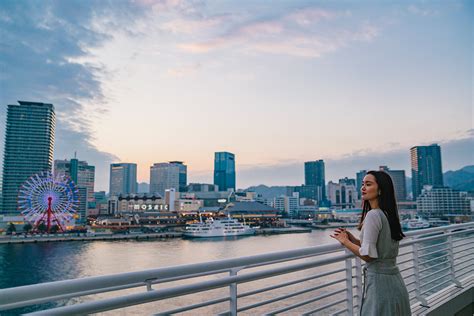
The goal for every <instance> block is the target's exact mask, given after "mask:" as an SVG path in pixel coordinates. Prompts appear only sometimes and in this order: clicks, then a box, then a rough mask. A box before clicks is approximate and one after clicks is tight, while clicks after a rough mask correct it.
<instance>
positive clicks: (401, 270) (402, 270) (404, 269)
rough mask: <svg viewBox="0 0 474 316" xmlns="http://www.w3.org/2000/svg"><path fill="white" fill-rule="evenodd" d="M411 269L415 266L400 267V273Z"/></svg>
mask: <svg viewBox="0 0 474 316" xmlns="http://www.w3.org/2000/svg"><path fill="white" fill-rule="evenodd" d="M410 269H413V267H408V268H403V269H400V273H402V272H405V271H408V270H410Z"/></svg>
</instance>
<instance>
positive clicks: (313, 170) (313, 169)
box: [304, 160, 326, 203]
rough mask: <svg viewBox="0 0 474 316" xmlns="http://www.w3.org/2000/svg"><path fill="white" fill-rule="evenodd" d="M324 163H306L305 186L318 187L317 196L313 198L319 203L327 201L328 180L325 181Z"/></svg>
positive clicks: (321, 161) (319, 161)
mask: <svg viewBox="0 0 474 316" xmlns="http://www.w3.org/2000/svg"><path fill="white" fill-rule="evenodd" d="M325 179H326V178H325V169H324V161H323V160H316V161H306V162H305V163H304V184H305V186H310V187H312V186H316V187H317V195H315V196H313V199H314V200H317V201H318V202H319V203H321V202H323V201H325V200H326V180H325Z"/></svg>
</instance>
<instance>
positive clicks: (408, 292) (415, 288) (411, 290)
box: [408, 288, 416, 294]
mask: <svg viewBox="0 0 474 316" xmlns="http://www.w3.org/2000/svg"><path fill="white" fill-rule="evenodd" d="M413 291H416V288H414V289H411V290H410V291H408V294H410V293H412V292H413Z"/></svg>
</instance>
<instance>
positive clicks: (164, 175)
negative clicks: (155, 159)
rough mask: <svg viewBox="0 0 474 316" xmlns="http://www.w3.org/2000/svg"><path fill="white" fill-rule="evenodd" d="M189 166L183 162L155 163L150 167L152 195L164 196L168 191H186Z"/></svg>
mask: <svg viewBox="0 0 474 316" xmlns="http://www.w3.org/2000/svg"><path fill="white" fill-rule="evenodd" d="M186 181H187V166H186V165H185V164H183V162H181V161H170V162H162V163H155V164H153V166H151V167H150V193H158V194H160V195H161V196H164V194H165V191H166V190H167V189H175V190H176V191H178V192H184V191H186Z"/></svg>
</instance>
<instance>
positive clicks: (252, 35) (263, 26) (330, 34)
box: [173, 8, 379, 57]
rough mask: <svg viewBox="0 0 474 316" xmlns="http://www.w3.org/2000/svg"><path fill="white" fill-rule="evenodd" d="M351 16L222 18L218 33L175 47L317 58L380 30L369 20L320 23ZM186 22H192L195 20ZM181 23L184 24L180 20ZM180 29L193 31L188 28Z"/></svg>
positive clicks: (316, 12)
mask: <svg viewBox="0 0 474 316" xmlns="http://www.w3.org/2000/svg"><path fill="white" fill-rule="evenodd" d="M350 16H351V14H350V12H347V11H344V12H337V11H328V10H322V9H319V8H305V9H298V10H295V11H293V12H290V13H288V14H284V15H281V16H278V17H276V18H266V19H256V20H255V17H253V19H250V18H248V21H245V22H241V23H235V21H227V20H225V19H222V20H219V22H218V23H217V22H216V24H219V27H220V28H221V29H222V31H221V33H220V34H217V35H215V36H211V37H210V38H208V39H204V40H198V41H193V42H184V43H180V44H178V48H179V49H181V50H183V51H185V52H189V53H208V52H211V51H214V50H217V49H225V48H233V49H236V50H240V51H243V52H251V53H266V54H268V53H270V54H280V55H289V56H297V57H320V56H322V55H324V54H327V53H330V52H334V51H336V50H338V49H340V48H342V47H344V46H347V45H349V44H351V43H353V42H370V41H372V40H373V39H374V38H375V37H377V36H378V34H379V29H378V28H377V27H376V26H375V25H372V24H370V23H368V22H362V23H360V24H359V25H357V26H355V27H352V26H351V27H349V26H347V27H340V26H338V27H335V26H334V25H333V24H322V22H328V23H329V22H330V21H331V20H334V19H338V18H347V17H350ZM209 21H214V20H212V19H210V20H201V21H200V22H199V24H198V25H205V26H206V27H209V28H210V27H211V24H212V23H209ZM188 23H189V24H190V25H192V24H193V23H196V22H195V21H194V22H193V21H189V22H188ZM173 25H174V24H173ZM181 25H186V24H185V23H183V22H182V21H181ZM174 29H175V30H176V29H178V28H177V27H176V28H174ZM181 29H183V30H185V31H188V32H192V31H193V30H192V28H191V27H181ZM198 33H199V28H197V29H196V32H195V33H194V34H196V36H198Z"/></svg>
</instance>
